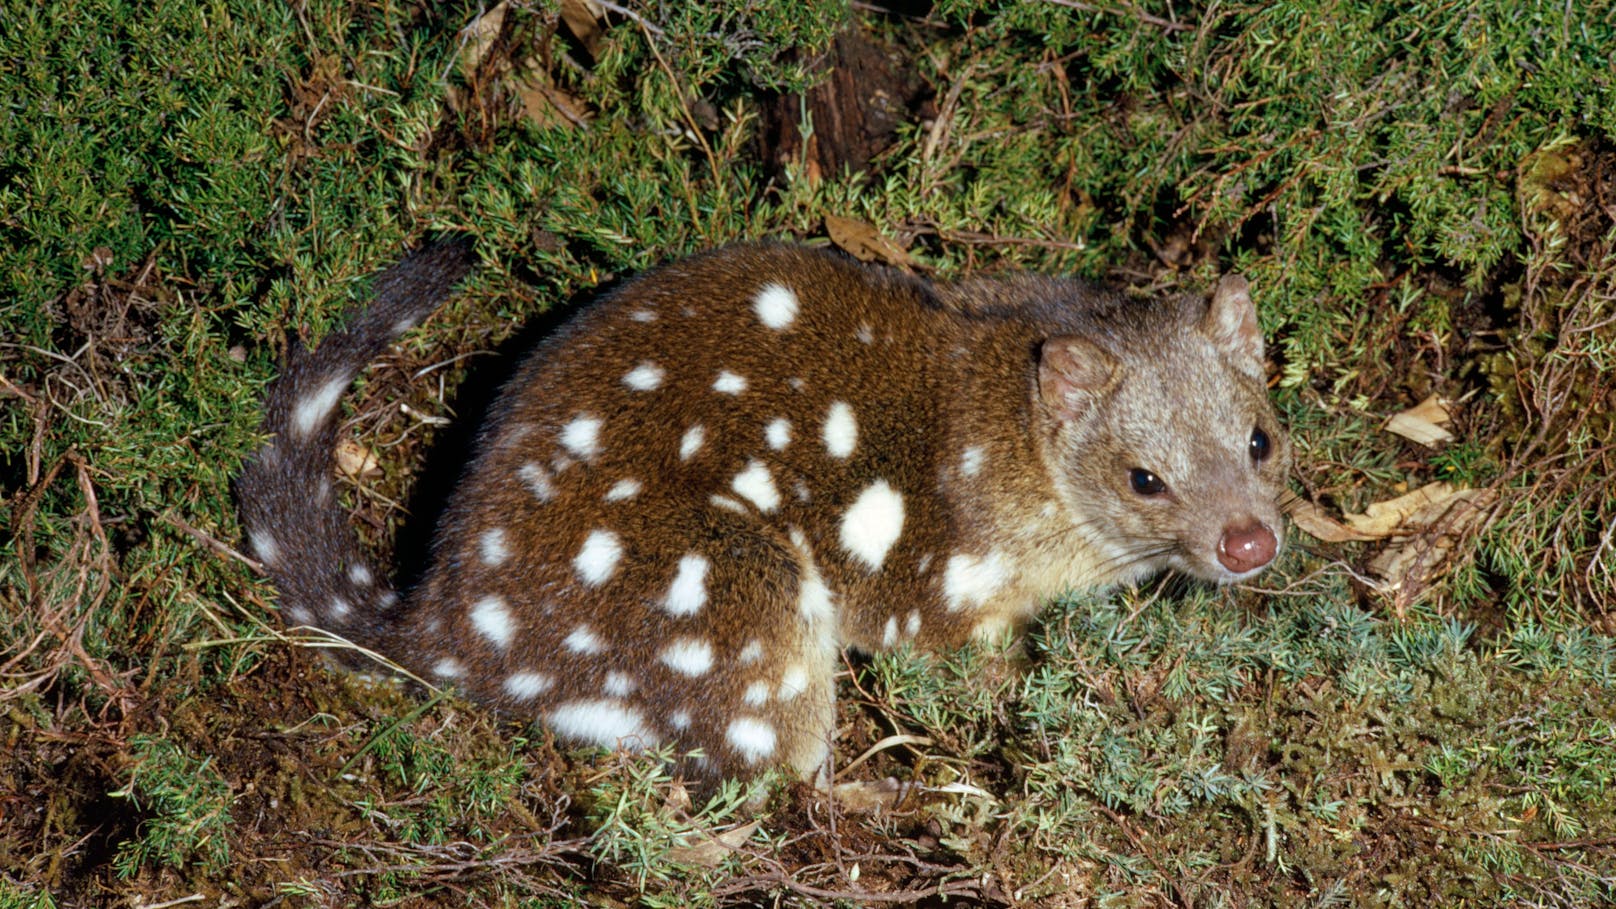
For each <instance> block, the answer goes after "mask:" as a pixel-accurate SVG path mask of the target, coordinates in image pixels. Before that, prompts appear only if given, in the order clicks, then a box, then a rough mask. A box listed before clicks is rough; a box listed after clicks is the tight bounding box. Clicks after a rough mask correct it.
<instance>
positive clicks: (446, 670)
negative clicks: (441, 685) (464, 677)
mask: <svg viewBox="0 0 1616 909" xmlns="http://www.w3.org/2000/svg"><path fill="white" fill-rule="evenodd" d="M465 671H466V667H464V666H462V665H460V661H459V660H457V659H455V658H454V657H444V658H443V659H441V660H439V661H437V662H436V663H433V664H432V674H433V675H435V676H437V677H438V678H440V679H455V678H459V677H460V674H461V673H462V672H465Z"/></svg>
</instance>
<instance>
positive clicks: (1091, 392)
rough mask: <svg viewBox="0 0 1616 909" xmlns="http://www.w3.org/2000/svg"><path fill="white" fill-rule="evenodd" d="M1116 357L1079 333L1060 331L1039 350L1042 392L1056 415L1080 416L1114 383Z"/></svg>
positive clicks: (1039, 381) (1076, 417)
mask: <svg viewBox="0 0 1616 909" xmlns="http://www.w3.org/2000/svg"><path fill="white" fill-rule="evenodd" d="M1116 372H1117V361H1116V358H1114V357H1112V356H1111V355H1110V354H1108V353H1106V352H1105V351H1103V350H1101V349H1100V348H1098V347H1096V346H1095V345H1094V344H1093V343H1092V342H1089V341H1086V340H1084V339H1083V338H1080V337H1077V336H1076V335H1057V336H1056V337H1053V338H1050V339H1048V340H1046V341H1045V342H1044V346H1043V349H1042V350H1040V351H1039V353H1038V396H1039V398H1041V399H1042V400H1043V402H1044V406H1045V407H1048V408H1049V409H1050V411H1051V412H1053V413H1054V414H1055V416H1057V417H1059V418H1060V419H1062V420H1067V421H1071V420H1077V419H1079V418H1081V417H1083V416H1084V415H1085V414H1087V413H1088V412H1089V410H1090V408H1091V407H1092V406H1093V404H1094V402H1095V401H1096V400H1098V399H1099V396H1100V394H1101V393H1102V392H1104V391H1105V390H1106V389H1107V388H1108V387H1110V385H1111V381H1112V377H1113V376H1115V375H1116Z"/></svg>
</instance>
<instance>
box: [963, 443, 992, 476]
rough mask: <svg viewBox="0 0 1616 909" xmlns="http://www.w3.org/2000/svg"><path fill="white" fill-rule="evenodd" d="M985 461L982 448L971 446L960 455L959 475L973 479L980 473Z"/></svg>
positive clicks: (985, 457) (985, 456)
mask: <svg viewBox="0 0 1616 909" xmlns="http://www.w3.org/2000/svg"><path fill="white" fill-rule="evenodd" d="M986 460H987V455H986V454H984V453H983V451H982V446H980V445H972V446H971V447H970V448H967V449H965V451H964V452H963V453H961V454H960V473H962V474H964V475H966V476H968V477H974V476H976V475H977V474H978V473H980V472H981V471H982V463H983V462H984V461H986Z"/></svg>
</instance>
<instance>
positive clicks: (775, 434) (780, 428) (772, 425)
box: [763, 417, 791, 451]
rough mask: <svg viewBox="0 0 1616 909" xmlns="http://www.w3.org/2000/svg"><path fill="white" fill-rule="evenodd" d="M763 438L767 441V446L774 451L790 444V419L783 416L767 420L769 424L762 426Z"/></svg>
mask: <svg viewBox="0 0 1616 909" xmlns="http://www.w3.org/2000/svg"><path fill="white" fill-rule="evenodd" d="M763 438H764V439H765V440H766V441H767V442H768V443H769V447H770V448H772V449H774V450H775V451H780V450H781V449H783V448H785V447H786V446H787V445H790V444H791V421H790V420H787V419H786V418H785V417H780V418H778V419H775V420H771V421H769V425H768V426H765V427H763Z"/></svg>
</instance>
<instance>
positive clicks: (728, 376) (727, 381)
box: [713, 369, 746, 395]
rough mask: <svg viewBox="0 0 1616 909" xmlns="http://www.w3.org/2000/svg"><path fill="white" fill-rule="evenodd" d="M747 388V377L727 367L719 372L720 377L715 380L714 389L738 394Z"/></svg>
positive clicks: (723, 392) (729, 393)
mask: <svg viewBox="0 0 1616 909" xmlns="http://www.w3.org/2000/svg"><path fill="white" fill-rule="evenodd" d="M745 390H746V377H745V376H738V375H736V374H735V373H732V372H730V371H729V370H727V369H725V370H722V371H721V372H719V374H718V378H717V379H714V380H713V391H716V392H718V393H719V394H726V395H738V394H740V393H741V392H743V391H745Z"/></svg>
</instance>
